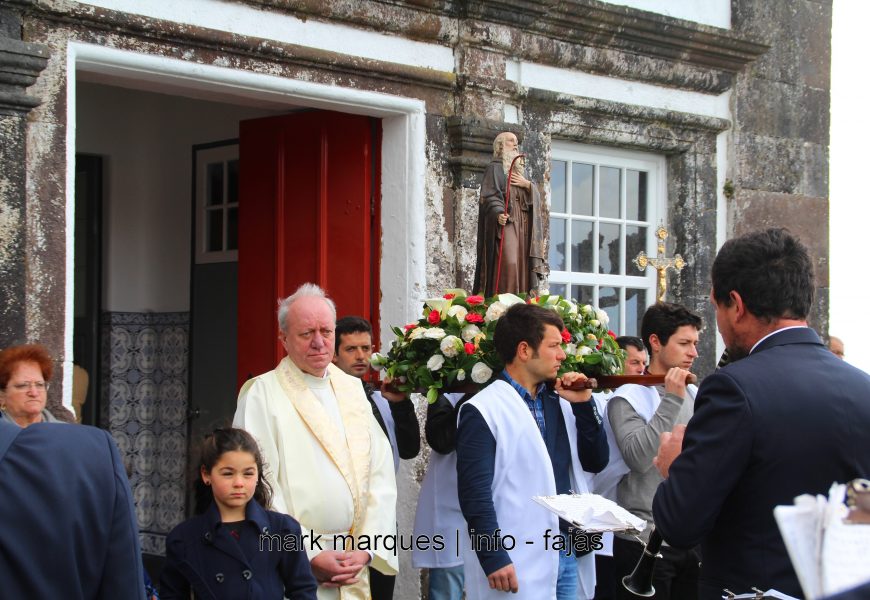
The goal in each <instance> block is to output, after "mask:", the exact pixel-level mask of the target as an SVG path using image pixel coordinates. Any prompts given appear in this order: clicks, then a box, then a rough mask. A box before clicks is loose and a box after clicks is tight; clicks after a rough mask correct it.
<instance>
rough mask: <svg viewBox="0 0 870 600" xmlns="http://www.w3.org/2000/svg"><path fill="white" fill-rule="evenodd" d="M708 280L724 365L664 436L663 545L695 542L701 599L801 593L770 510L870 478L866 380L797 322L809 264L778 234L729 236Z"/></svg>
mask: <svg viewBox="0 0 870 600" xmlns="http://www.w3.org/2000/svg"><path fill="white" fill-rule="evenodd" d="M712 278H713V289H712V293H711V299H712V302H713V304H714V305H715V307H716V321H717V324H718V326H719V331H720V332H721V334H722V337H723V339H724V340H725V344H726V346H727V348H728V354H729V356H730V357H731V360H732V361H733V362H732V363H731V364H729V365H728V366H726V367H724V368H722V369H719V370H718V371H716V372H715V373H714V374H713V375H710V376H709V377H707V378H706V379H705V380H704V382H703V384H702V385H701V387H700V389H699V391H698V395H697V398H696V400H695V415H694V417H692V419H691V420H690V421H689V423H688V426H687V427H686V428H685V439H684V440H683V439H682V433H681V432H680V431H678V430H675V432H674V434H672V435H671V434H667V433H665V434H663V435H662V444H661V447H660V451H659V455H658V457H657V458H656V466H657V467H658V468H659V471H660V472H661V473H662V475H663V476H664V477H666V478H667V479H666V481H665V482H664V483H662V484H661V485H660V486H659V489H658V491H657V492H656V495H655V499H654V501H653V516H654V519H655V523H656V526H657V527H658V529H659V531H660V532H661V534H662V536H663V537H664V539H665V540H666V541H667V542H668V543H669V544H671V545H672V546H676V547H680V548H689V547H692V546H694V545H696V544H698V543H701V544H702V552H701V554H702V557H703V559H702V566H701V576H700V584H699V597H700V598H701V599H712V598H721V597H722V589H723V588H728V589H729V590H732V591H734V592H736V593H743V592H748V591H749V590H750V587H751V586H756V587H758V588H760V589H768V588H774V589H777V590H779V591H781V592H784V593H786V594H790V595H793V596H801V595H802V594H801V589H800V585H799V583H798V580H797V577H796V576H795V572H794V570H793V568H792V566H791V563H790V561H789V558H788V554H787V552H786V549H785V545H784V543H783V541H782V537H781V536H780V533H779V530H778V529H777V526H776V522H775V521H774V517H773V508H774V507H775V506H777V505H779V504H792V503H793V502H794V498H795V497H796V496H799V495H801V494H824V495H827V492H828V489H829V488H830V486H831V484H832V483H833V482H835V481H837V482H845V481H848V480H851V479H854V478H856V477H861V476H863V477H866V476H867V475H868V474H870V376H868V375H867V374H866V373H864V372H862V371H859V370H858V369H855V368H854V367H851V366H850V365H848V364H846V363H845V362H844V361H842V360H839V359H838V358H837V357H836V356H834V355H833V354H831V353H830V352H829V351H828V350H827V349H826V348H825V346H824V344H822V342H821V340H820V339H819V336H818V335H817V334H816V332H815V331H813V330H812V329H809V328H808V327H807V315H808V313H809V311H810V307H811V306H812V302H813V287H814V286H813V263H812V262H811V260H810V258H809V256H808V254H807V251H806V248H805V247H804V246H803V245H802V244H801V243H800V241H798V240H797V239H796V238H795V237H793V236H791V235H790V234H789V233H788V232H786V231H785V230H782V229H769V230H767V231H763V232H758V233H753V234H749V235H745V236H743V237H740V238H735V239H732V240H729V241H728V242H726V243H725V245H724V246H723V247H722V249H721V250H720V251H719V254H718V255H717V257H716V260H715V262H714V263H713V273H712ZM681 444H682V452H680V446H681ZM671 463H673V464H671Z"/></svg>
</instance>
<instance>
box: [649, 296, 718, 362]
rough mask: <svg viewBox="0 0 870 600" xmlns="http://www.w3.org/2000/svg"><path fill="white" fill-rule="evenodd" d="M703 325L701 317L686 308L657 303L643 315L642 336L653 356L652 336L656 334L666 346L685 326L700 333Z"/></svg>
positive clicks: (668, 303)
mask: <svg viewBox="0 0 870 600" xmlns="http://www.w3.org/2000/svg"><path fill="white" fill-rule="evenodd" d="M702 324H703V321H701V317H699V316H698V315H696V314H695V313H693V312H692V311H690V310H689V309H688V308H686V307H685V306H680V305H679V304H671V303H670V302H656V303H655V304H653V305H652V306H650V307H649V308H648V309H646V312H645V313H643V321H642V322H641V325H640V335H641V337H642V338H643V343H644V345H645V346H646V349H647V351H649V355H650V356H652V346H651V345H650V343H649V338H650V336H651V335H652V334H655V335H656V337H658V338H659V341H660V342H661V343H662V346H664V345H667V343H668V340H669V339H670V337H671V336H672V335H674V332H675V331H676V330H677V329H679V328H680V327H682V326H683V325H691V326H692V327H694V328H695V329H697V330H699V331H700V329H701V326H702Z"/></svg>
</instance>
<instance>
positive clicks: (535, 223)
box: [474, 131, 548, 297]
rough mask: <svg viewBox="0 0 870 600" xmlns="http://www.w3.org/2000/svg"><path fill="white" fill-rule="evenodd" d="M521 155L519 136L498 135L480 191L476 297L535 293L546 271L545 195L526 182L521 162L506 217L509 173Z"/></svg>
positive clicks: (515, 167)
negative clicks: (543, 214)
mask: <svg viewBox="0 0 870 600" xmlns="http://www.w3.org/2000/svg"><path fill="white" fill-rule="evenodd" d="M518 154H519V149H518V142H517V136H516V135H514V134H513V133H511V132H509V131H506V132H504V133H500V134H499V135H498V136H496V138H495V141H494V142H493V160H492V162H491V163H489V165H488V166H487V167H486V170H485V171H484V173H483V183H482V185H481V186H480V210H479V212H478V216H477V266H476V268H475V273H474V293H476V294H483V295H484V296H486V297H489V296H492V295H493V294H500V293H505V292H510V293H518V292H531V291H537V290H538V288H539V286H540V281H541V279H542V278H543V277H544V276H545V275H546V274H547V271H548V269H547V262H546V257H545V256H544V226H543V222H542V218H543V217H542V213H543V211H542V205H541V193H540V190H539V189H538V186H537V185H535V184H533V183H532V182H531V181H529V180H528V179H526V178H525V176H524V164H523V163H524V160H523V158H520V159H519V160H517V161H516V162H514V167H513V171H512V173H511V187H510V200H509V203H508V207H507V214H505V196H506V192H507V183H508V182H507V180H508V171H509V170H510V166H511V162H512V161H513V159H514V158H515V157H516V156H517V155H518ZM502 237H504V242H502ZM500 247H501V261H499V248H500ZM496 282H498V283H497V284H496Z"/></svg>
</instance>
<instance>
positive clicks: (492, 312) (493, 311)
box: [483, 300, 507, 323]
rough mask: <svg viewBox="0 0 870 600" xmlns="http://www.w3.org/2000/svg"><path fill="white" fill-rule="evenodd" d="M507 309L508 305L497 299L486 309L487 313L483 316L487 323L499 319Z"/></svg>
mask: <svg viewBox="0 0 870 600" xmlns="http://www.w3.org/2000/svg"><path fill="white" fill-rule="evenodd" d="M506 310H507V306H505V305H504V304H502V303H501V302H499V301H498V300H496V301H495V302H493V303H492V304H490V305H489V308H487V309H486V314H485V315H484V316H483V320H484V321H486V322H487V323H491V322H493V321H498V320H499V318H500V317H501V316H502V315H503V314H504V313H505V311H506Z"/></svg>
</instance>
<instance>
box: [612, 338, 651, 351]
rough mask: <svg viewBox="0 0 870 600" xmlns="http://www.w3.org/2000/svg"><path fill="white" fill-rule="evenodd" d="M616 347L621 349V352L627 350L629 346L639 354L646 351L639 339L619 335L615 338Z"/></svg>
mask: <svg viewBox="0 0 870 600" xmlns="http://www.w3.org/2000/svg"><path fill="white" fill-rule="evenodd" d="M616 345H617V346H619V347H620V348H622V349H623V350H627V349H628V347H629V346H631V347H632V348H634V349H635V350H637V351H639V352H643V351H644V350H646V348H644V345H643V340H642V339H640V338H639V337H636V336H633V335H621V336H619V337H618V338H616Z"/></svg>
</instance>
